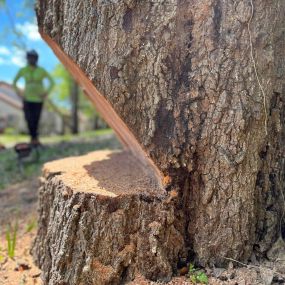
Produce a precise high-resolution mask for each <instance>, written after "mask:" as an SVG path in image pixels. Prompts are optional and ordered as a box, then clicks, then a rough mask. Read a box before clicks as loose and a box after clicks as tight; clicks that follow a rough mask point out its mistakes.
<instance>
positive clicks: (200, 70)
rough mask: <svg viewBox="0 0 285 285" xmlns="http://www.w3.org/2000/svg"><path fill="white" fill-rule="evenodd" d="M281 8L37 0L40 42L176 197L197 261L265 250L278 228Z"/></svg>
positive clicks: (284, 23) (256, 3) (208, 2)
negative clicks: (43, 39)
mask: <svg viewBox="0 0 285 285" xmlns="http://www.w3.org/2000/svg"><path fill="white" fill-rule="evenodd" d="M284 14H285V2H284V1H283V0H252V1H250V0H248V1H244V0H240V1H220V0H203V1H200V0H199V1H198V0H184V1H183V0H169V1H151V0H147V1H139V0H125V1H115V0H109V1H107V0H105V1H103V0H101V1H100V0H97V1H95V0H84V1H83V0H66V1H56V0H41V1H38V3H37V15H38V23H39V27H40V31H41V33H42V35H43V37H44V38H45V39H46V40H47V41H48V43H49V44H50V45H51V47H52V48H53V49H54V50H55V52H56V54H57V55H58V56H59V58H60V59H61V60H62V61H63V62H64V64H65V65H66V66H67V67H68V68H69V70H70V72H71V73H73V75H74V76H75V77H77V80H78V81H79V83H80V84H82V85H84V86H91V85H92V86H96V88H97V91H96V92H95V91H94V90H93V89H92V87H88V88H87V89H86V92H87V93H88V94H89V97H90V98H93V100H94V101H95V102H99V101H100V100H101V101H102V100H103V99H104V100H105V99H106V100H105V101H104V102H106V104H107V105H106V106H108V108H110V109H108V110H111V111H112V112H113V111H114V113H115V115H116V116H118V117H116V119H114V120H113V121H112V118H111V116H110V114H111V113H112V112H111V111H108V112H106V110H105V109H104V108H105V107H104V108H103V107H101V108H100V106H98V110H99V111H101V112H102V113H103V115H104V116H105V119H106V121H107V122H111V125H112V126H113V127H114V129H115V130H116V132H117V134H118V136H119V137H120V138H121V140H122V141H124V142H125V143H126V145H128V146H129V147H130V148H131V149H132V150H134V153H136V152H140V157H141V158H142V157H146V158H145V161H146V164H147V163H152V167H153V169H154V170H156V169H157V170H158V173H159V174H160V175H162V180H163V184H164V186H165V188H166V189H167V190H172V191H177V192H178V199H179V203H177V204H176V207H177V209H176V211H177V212H179V213H180V212H181V213H182V214H181V215H182V218H181V220H183V222H184V224H185V227H184V229H182V232H181V235H182V236H183V238H184V242H183V243H184V244H185V245H186V246H187V248H190V249H191V250H192V251H193V252H194V254H195V256H196V258H197V261H198V262H200V263H201V264H207V263H214V264H222V263H224V262H225V259H224V258H225V257H230V258H234V259H238V260H241V261H247V260H248V258H249V257H250V256H251V254H252V252H253V250H255V251H256V252H258V253H259V254H260V255H265V254H266V252H267V251H268V250H269V249H270V247H271V246H272V244H273V243H274V242H275V241H276V240H277V238H278V236H279V235H280V225H283V221H282V217H283V215H282V213H283V206H284V198H283V197H284V193H283V192H284V151H285V150H284V148H285V144H284V139H285V138H284V136H285V134H284V131H285V125H284V115H285V114H284V107H285V106H284V95H285V87H284V82H285V61H284V58H285V49H284V45H285V43H284V42H285V36H284V33H285V31H284V29H285V17H284ZM78 67H79V68H78ZM88 82H89V83H88ZM88 84H89V85H88ZM102 98H103V99H102ZM101 101H100V102H101ZM100 102H99V103H100ZM100 104H101V103H100ZM102 106H103V105H102ZM112 114H113V113H112ZM115 115H114V116H115ZM118 118H119V119H120V120H121V121H122V122H121V121H120V124H119V126H117V127H116V124H115V123H114V122H119V119H118ZM112 122H113V123H112ZM123 130H124V132H123ZM148 158H150V160H148ZM158 177H159V176H158ZM152 218H153V219H155V216H153V217H152ZM179 223H181V221H179ZM39 234H40V233H39ZM178 259H179V256H177V260H178ZM166 275H167V274H166ZM167 276H168V275H167Z"/></svg>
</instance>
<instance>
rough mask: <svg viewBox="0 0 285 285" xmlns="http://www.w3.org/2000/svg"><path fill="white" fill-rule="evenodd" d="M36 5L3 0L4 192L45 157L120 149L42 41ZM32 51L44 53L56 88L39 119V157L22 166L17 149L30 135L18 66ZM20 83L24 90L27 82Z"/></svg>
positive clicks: (29, 0)
mask: <svg viewBox="0 0 285 285" xmlns="http://www.w3.org/2000/svg"><path fill="white" fill-rule="evenodd" d="M34 5H35V3H34V1H33V0H0V149H1V151H0V190H1V189H3V188H5V187H7V186H9V185H12V184H14V183H17V182H22V181H25V180H27V179H29V178H30V177H36V176H37V175H39V173H40V169H41V167H42V165H43V163H45V162H46V161H49V160H53V159H56V158H60V157H65V156H70V155H79V154H83V153H86V152H89V151H91V150H95V149H99V148H115V147H118V142H117V141H116V139H115V138H114V136H113V133H112V130H110V129H109V128H108V126H107V125H106V123H105V122H104V121H103V120H102V119H101V118H100V116H99V114H98V113H97V112H96V110H95V108H94V106H93V105H92V103H91V102H89V100H88V99H87V98H86V97H85V96H84V94H83V92H82V90H81V89H80V88H79V86H78V85H77V83H76V82H75V81H74V80H73V78H72V77H71V76H70V74H69V73H68V72H67V70H66V69H65V68H64V67H63V65H62V64H61V63H60V62H59V61H58V59H57V58H56V56H55V55H54V54H53V52H52V50H51V49H50V48H49V47H48V46H47V44H46V43H45V42H44V41H43V40H42V39H41V36H40V34H39V33H38V27H37V23H36V16H35V11H34ZM31 49H34V50H36V51H37V53H38V54H39V62H38V65H39V66H41V67H43V68H44V69H46V70H47V71H48V72H49V74H50V75H51V76H52V77H53V79H54V82H55V86H54V88H53V89H52V91H51V93H50V94H49V96H48V99H47V100H46V102H45V104H44V110H43V112H42V116H41V120H40V127H39V130H40V141H41V143H42V145H43V147H42V148H41V149H40V150H39V153H38V154H37V159H33V158H31V157H29V159H26V161H23V163H22V161H21V167H20V166H19V159H18V158H19V157H18V155H17V153H16V152H15V150H14V147H15V145H17V144H19V143H28V142H29V140H30V138H29V136H28V132H27V126H26V122H25V120H24V115H23V110H22V100H21V98H20V97H19V96H18V95H17V93H16V91H15V90H14V88H13V87H12V83H13V79H14V78H15V75H16V74H17V72H18V70H19V69H20V68H21V67H24V66H26V64H27V63H26V52H27V51H28V50H31ZM18 87H19V88H20V89H24V87H25V86H24V81H23V80H22V81H21V80H20V81H19V82H18ZM31 156H32V154H31Z"/></svg>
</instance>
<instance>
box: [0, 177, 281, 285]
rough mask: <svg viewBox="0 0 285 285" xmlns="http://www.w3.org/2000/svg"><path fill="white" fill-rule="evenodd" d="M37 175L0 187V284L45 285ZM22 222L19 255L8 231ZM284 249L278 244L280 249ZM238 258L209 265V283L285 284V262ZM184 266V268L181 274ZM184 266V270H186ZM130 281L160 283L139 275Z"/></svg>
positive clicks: (179, 280)
mask: <svg viewBox="0 0 285 285" xmlns="http://www.w3.org/2000/svg"><path fill="white" fill-rule="evenodd" d="M37 185H38V182H37V179H36V178H33V179H30V180H29V181H26V182H23V183H20V184H16V185H13V186H10V187H8V188H6V189H4V190H1V191H0V209H1V216H0V248H1V249H0V285H42V282H41V278H40V273H41V272H40V270H39V269H38V268H37V267H36V266H35V264H34V263H33V259H32V257H31V255H30V248H31V246H32V242H33V239H34V237H35V235H36V224H35V221H36V219H37V211H36V209H37ZM16 222H18V225H19V228H18V231H17V239H16V250H15V257H14V258H13V259H11V258H9V257H8V256H7V240H6V231H7V226H8V224H9V223H10V224H11V225H12V226H13V225H15V223H16ZM279 253H280V250H279V249H278V248H277V253H276V254H279ZM236 265H237V264H236V263H235V262H232V263H230V265H229V268H227V269H224V268H214V269H213V268H212V269H205V272H206V274H207V276H208V277H209V283H208V284H213V285H262V284H265V285H269V284H285V266H284V261H283V263H279V264H276V263H272V262H271V263H270V262H263V263H262V264H259V263H258V262H256V263H255V264H251V265H247V266H242V267H237V266H236ZM182 271H183V269H182V270H181V272H180V273H181V274H182V273H183V272H182ZM186 271H187V270H186V268H184V273H183V274H185V273H186ZM129 284H130V285H156V284H163V283H155V282H149V281H146V280H145V279H144V278H143V277H141V276H138V277H137V278H136V279H135V280H134V281H132V282H130V283H129ZM167 284H168V285H188V284H189V285H190V284H193V283H191V282H190V279H189V277H188V276H187V275H186V276H179V277H175V278H173V279H172V281H171V282H169V283H167Z"/></svg>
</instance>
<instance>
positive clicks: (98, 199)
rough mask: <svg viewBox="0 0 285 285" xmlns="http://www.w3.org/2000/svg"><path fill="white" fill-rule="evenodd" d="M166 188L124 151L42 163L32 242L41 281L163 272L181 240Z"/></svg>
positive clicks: (91, 280) (110, 279)
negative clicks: (37, 217)
mask: <svg viewBox="0 0 285 285" xmlns="http://www.w3.org/2000/svg"><path fill="white" fill-rule="evenodd" d="M166 194H167V193H166V191H165V190H163V189H161V187H160V186H159V185H157V182H156V178H155V177H150V176H149V173H148V172H146V169H145V167H143V166H142V165H141V164H140V163H138V160H137V159H135V158H134V156H133V155H132V154H130V153H129V152H112V151H97V152H94V153H90V154H88V155H85V156H81V157H72V158H66V159H61V160H58V161H54V162H51V163H47V164H46V165H45V166H44V169H43V177H42V179H41V187H40V201H39V203H40V211H39V213H40V219H39V225H40V227H39V232H38V236H37V238H36V241H35V247H34V249H33V251H34V253H35V254H36V256H37V263H38V265H39V266H40V268H42V269H43V271H44V273H43V278H44V280H45V282H46V284H49V285H53V284H78V285H79V284H84V285H86V284H98V285H101V284H121V283H122V282H125V281H130V280H132V279H133V278H134V277H135V273H138V272H140V273H141V274H143V275H144V276H145V277H146V278H149V279H152V280H156V279H160V280H169V279H170V278H171V276H172V274H173V269H174V268H175V267H176V264H177V256H183V255H184V256H185V245H184V237H183V236H182V235H181V232H182V231H181V229H180V230H179V229H177V227H179V226H180V227H183V226H184V225H183V221H182V220H181V219H180V221H179V217H177V213H176V211H175V202H174V201H175V199H166V196H167V195H166ZM180 222H182V224H180ZM185 257H186V256H185Z"/></svg>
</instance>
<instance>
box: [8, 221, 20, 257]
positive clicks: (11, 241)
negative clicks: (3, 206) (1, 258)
mask: <svg viewBox="0 0 285 285" xmlns="http://www.w3.org/2000/svg"><path fill="white" fill-rule="evenodd" d="M17 232H18V222H16V224H15V225H14V226H11V225H9V226H8V228H7V231H6V241H7V253H8V256H9V257H10V258H14V257H15V250H16V242H17Z"/></svg>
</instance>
